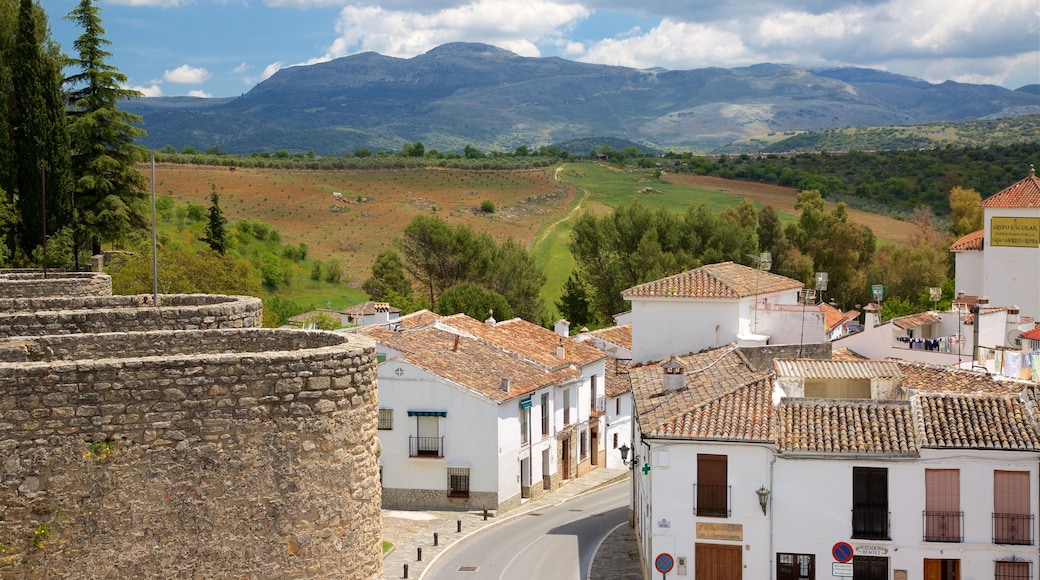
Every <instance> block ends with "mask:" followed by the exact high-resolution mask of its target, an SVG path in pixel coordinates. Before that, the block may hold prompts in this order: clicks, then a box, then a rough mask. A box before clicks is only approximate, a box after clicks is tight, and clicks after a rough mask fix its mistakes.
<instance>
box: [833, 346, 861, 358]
mask: <svg viewBox="0 0 1040 580" xmlns="http://www.w3.org/2000/svg"><path fill="white" fill-rule="evenodd" d="M831 360H867V357H865V356H863V355H861V354H859V353H858V352H856V351H854V350H851V349H849V348H845V347H842V348H836V349H834V350H832V351H831Z"/></svg>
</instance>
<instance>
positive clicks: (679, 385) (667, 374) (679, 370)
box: [661, 354, 686, 393]
mask: <svg viewBox="0 0 1040 580" xmlns="http://www.w3.org/2000/svg"><path fill="white" fill-rule="evenodd" d="M661 368H663V369H664V379H663V381H664V391H665V392H666V393H667V392H669V391H679V390H682V389H683V387H685V386H686V367H685V366H684V365H683V364H682V363H681V362H679V359H678V358H676V357H675V355H674V354H673V355H672V356H671V357H670V358H669V359H668V362H666V363H664V364H663V365H661Z"/></svg>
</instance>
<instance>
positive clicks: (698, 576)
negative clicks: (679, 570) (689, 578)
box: [694, 544, 744, 580]
mask: <svg viewBox="0 0 1040 580" xmlns="http://www.w3.org/2000/svg"><path fill="white" fill-rule="evenodd" d="M743 567H744V564H743V562H742V561H741V546H728V545H722V544H697V545H696V547H695V549H694V580H740V578H741V574H742V573H743Z"/></svg>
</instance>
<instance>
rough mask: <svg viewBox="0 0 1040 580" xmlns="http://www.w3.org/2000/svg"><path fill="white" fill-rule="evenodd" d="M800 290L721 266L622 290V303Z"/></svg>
mask: <svg viewBox="0 0 1040 580" xmlns="http://www.w3.org/2000/svg"><path fill="white" fill-rule="evenodd" d="M803 286H804V284H802V283H801V282H799V281H798V280H793V279H791V278H787V277H784V276H778V275H776V274H772V273H770V272H762V271H759V270H756V269H755V268H750V267H748V266H743V265H741V264H736V263H734V262H722V263H719V264H709V265H707V266H701V267H700V268H697V269H695V270H689V271H687V272H683V273H681V274H676V275H674V276H669V277H667V278H662V279H660V280H655V281H653V282H647V283H646V284H640V285H639V286H634V287H632V288H629V289H628V290H625V291H624V292H622V293H621V296H622V297H623V298H626V299H631V298H639V297H675V298H744V297H747V296H754V295H755V294H766V293H769V292H779V291H783V290H795V289H800V288H802V287H803Z"/></svg>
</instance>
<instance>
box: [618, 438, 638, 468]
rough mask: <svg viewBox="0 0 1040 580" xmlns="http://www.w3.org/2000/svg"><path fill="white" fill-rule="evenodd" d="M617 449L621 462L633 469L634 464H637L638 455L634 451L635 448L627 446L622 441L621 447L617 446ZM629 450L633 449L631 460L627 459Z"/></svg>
mask: <svg viewBox="0 0 1040 580" xmlns="http://www.w3.org/2000/svg"><path fill="white" fill-rule="evenodd" d="M618 451H620V452H621V463H624V464H625V465H627V466H629V467H631V468H633V469H635V466H636V465H638V464H639V456H638V455H636V454H635V453H634V451H635V450H634V449H632V448H631V447H629V446H628V445H625V444H624V443H622V444H621V447H618ZM629 451H633V453H632V460H631V461H629V460H628V452H629Z"/></svg>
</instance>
